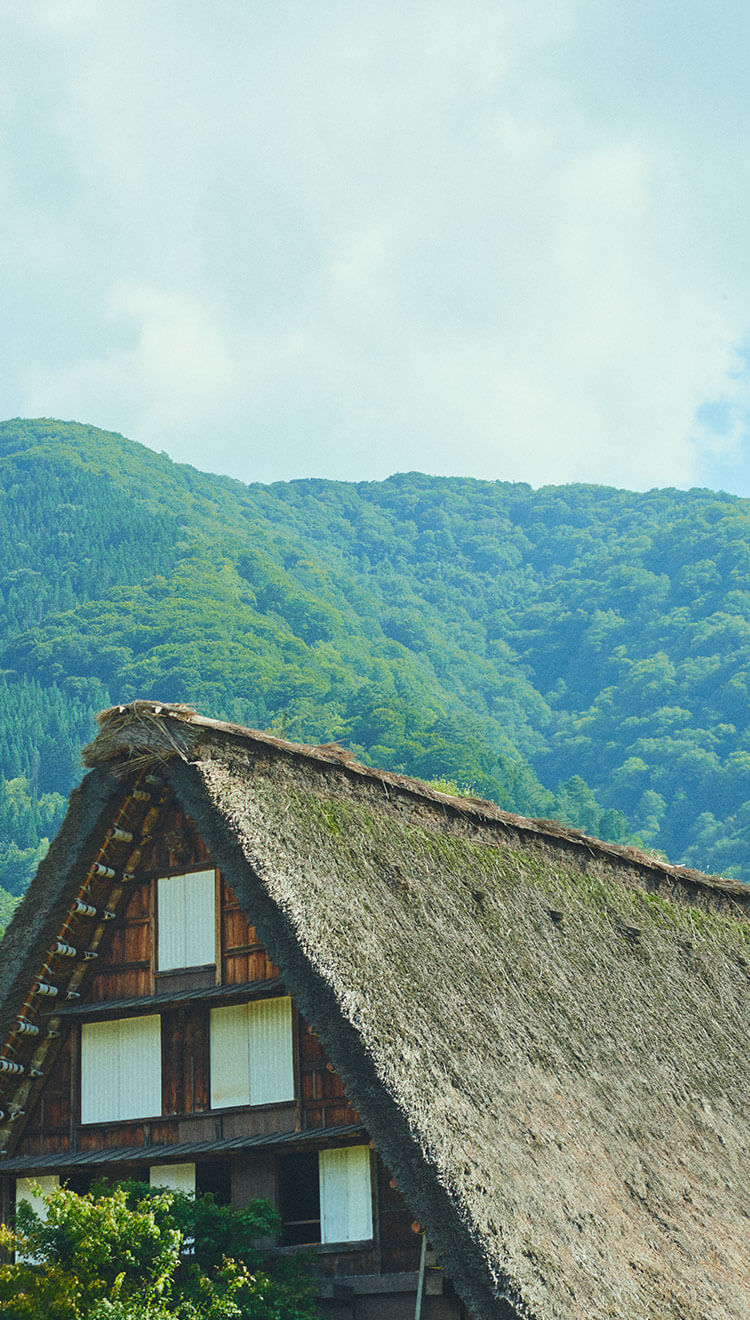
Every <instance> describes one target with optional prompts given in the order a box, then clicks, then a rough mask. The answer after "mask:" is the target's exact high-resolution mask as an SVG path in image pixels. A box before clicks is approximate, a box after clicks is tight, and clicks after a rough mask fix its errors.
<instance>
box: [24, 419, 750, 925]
mask: <svg viewBox="0 0 750 1320" xmlns="http://www.w3.org/2000/svg"><path fill="white" fill-rule="evenodd" d="M206 451H207V453H208V452H210V437H207V439H206ZM749 569H750V502H748V501H746V500H741V499H738V498H735V497H733V496H729V495H724V494H715V493H713V492H711V491H705V490H692V491H688V492H683V491H677V490H654V491H650V492H648V493H647V494H645V495H644V494H634V493H632V492H628V491H622V490H613V489H609V488H606V487H600V486H564V487H545V488H542V489H539V490H533V489H532V488H531V487H530V486H527V485H524V484H511V483H506V482H500V481H498V482H483V481H474V480H468V479H459V478H437V477H428V476H424V475H422V474H419V473H406V474H402V475H398V476H394V477H390V478H389V479H388V480H387V481H382V482H360V483H356V484H355V483H344V482H333V481H323V480H307V481H293V482H280V483H276V484H274V485H270V486H262V485H250V486H244V485H242V484H241V483H239V482H236V481H232V480H230V479H228V478H224V477H217V476H209V475H206V474H204V473H201V472H198V471H196V470H195V469H193V468H191V467H188V466H185V465H179V464H176V463H173V462H172V461H171V460H170V459H169V458H167V456H166V455H159V454H156V453H153V452H152V451H151V450H148V449H145V448H144V447H143V446H141V445H137V444H134V443H132V442H131V441H128V440H125V439H123V438H122V437H120V436H117V435H112V434H109V433H106V432H102V431H98V430H95V429H93V428H91V427H86V426H80V425H77V424H75V423H64V422H52V421H34V422H30V421H12V422H5V423H0V599H1V600H2V624H1V626H0V670H1V674H0V774H1V775H2V779H0V885H2V886H3V888H4V889H5V890H7V891H9V892H10V893H11V894H17V893H18V892H19V891H20V890H21V889H22V888H23V887H24V885H25V883H26V882H27V880H28V877H29V874H30V872H31V870H32V868H33V864H34V862H35V859H36V857H37V856H38V855H39V851H40V849H43V848H44V846H45V844H44V840H45V839H46V838H48V837H49V836H50V834H51V832H53V831H54V829H55V828H56V825H57V822H58V821H59V819H60V815H61V811H62V807H63V800H64V795H66V794H67V793H68V791H69V789H70V787H71V785H72V784H73V783H74V782H75V780H76V778H77V777H78V776H79V775H80V769H79V764H78V752H79V748H80V746H81V744H82V743H83V742H84V741H86V740H88V738H89V737H90V736H91V734H92V732H93V713H94V711H95V710H97V709H99V708H100V707H102V706H104V705H107V704H110V703H111V702H113V701H119V700H129V699H131V698H133V697H136V696H140V697H156V698H158V699H162V700H167V701H185V702H189V703H191V704H194V705H196V706H197V707H198V708H199V709H200V710H201V711H202V712H204V713H206V714H210V715H214V716H217V717H223V718H228V719H232V720H236V721H238V722H240V723H245V724H249V725H251V726H254V727H260V728H274V729H276V730H277V731H279V732H282V733H284V734H285V735H286V736H288V737H290V738H296V739H303V740H308V741H315V742H326V741H329V740H332V739H337V740H339V741H341V742H342V743H343V744H345V745H346V746H348V747H349V748H351V750H352V751H353V753H354V754H355V756H357V757H360V758H361V759H363V760H366V761H369V762H370V763H374V764H378V765H383V766H388V767H390V768H392V769H396V770H403V771H405V772H407V773H409V774H413V775H417V776H419V777H422V778H428V779H436V778H441V777H446V778H449V779H451V780H453V781H455V782H456V783H457V784H458V786H459V787H461V788H465V789H467V790H469V791H471V792H474V793H477V794H480V795H483V796H487V797H492V798H494V799H495V800H496V801H498V802H500V803H501V805H503V806H506V807H509V808H511V809H514V810H517V811H520V812H523V813H526V814H530V815H537V816H539V815H541V816H558V817H562V818H564V819H566V820H568V821H570V822H572V823H574V824H577V825H579V826H581V827H582V828H583V829H585V830H587V831H588V832H590V833H594V834H599V835H601V836H603V837H609V838H614V839H621V840H624V839H635V838H638V839H639V840H640V841H642V843H643V844H644V845H645V846H646V847H648V848H651V849H659V850H662V851H664V852H665V853H667V854H668V856H669V857H670V858H671V859H672V860H675V861H685V862H687V863H689V864H691V865H695V866H698V867H700V868H702V869H707V870H718V871H721V872H723V873H724V874H731V875H735V876H742V877H743V878H750V860H748V857H749V856H750V853H749V849H748V845H749V844H750V749H748V726H749V725H750V585H749V583H750V579H749V576H748V573H749ZM4 910H5V909H4V908H3V906H2V903H0V920H2V915H3V911H4Z"/></svg>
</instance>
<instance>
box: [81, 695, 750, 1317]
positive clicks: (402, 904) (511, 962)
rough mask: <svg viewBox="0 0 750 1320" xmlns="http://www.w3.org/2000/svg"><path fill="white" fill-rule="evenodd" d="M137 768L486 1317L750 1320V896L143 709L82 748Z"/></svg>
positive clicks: (279, 745) (120, 714) (310, 755)
mask: <svg viewBox="0 0 750 1320" xmlns="http://www.w3.org/2000/svg"><path fill="white" fill-rule="evenodd" d="M170 748H171V750H169V749H170ZM150 756H151V757H152V759H153V761H155V762H157V763H158V764H160V765H161V766H162V768H163V771H164V773H165V774H166V775H167V777H168V779H169V780H170V782H171V783H172V786H173V788H174V790H175V792H176V793H177V795H178V797H179V799H180V800H181V802H182V803H183V805H184V807H185V809H186V810H187V811H188V812H189V814H190V815H192V817H193V818H194V820H195V821H196V823H197V825H198V827H199V829H200V830H201V833H202V834H203V836H204V838H205V840H206V842H207V844H208V846H209V847H210V848H211V849H212V850H213V852H214V854H215V856H216V858H217V861H218V862H219V864H220V865H221V866H222V869H223V870H224V871H225V872H226V875H227V878H228V880H229V882H230V884H232V886H233V888H234V889H235V891H236V893H237V895H238V897H239V898H240V901H241V902H242V903H243V904H244V906H245V907H246V909H247V910H248V911H249V912H250V913H251V914H252V916H253V919H254V920H255V921H256V924H257V925H258V928H259V930H260V933H261V936H262V938H263V939H264V940H265V942H266V943H267V944H268V947H269V950H270V952H271V955H272V956H273V957H274V959H275V961H277V962H278V963H279V964H280V965H281V967H282V968H283V970H284V974H285V977H286V979H287V981H288V984H289V986H290V989H291V990H292V992H293V993H294V994H295V996H296V997H297V999H298V1001H299V1003H300V1006H301V1008H302V1010H303V1012H304V1013H305V1015H306V1016H307V1017H308V1018H309V1019H310V1020H311V1022H312V1024H313V1026H314V1027H315V1029H316V1030H317V1031H318V1032H319V1034H320V1035H321V1037H322V1038H323V1041H324V1043H325V1045H326V1047H327V1049H328V1050H329V1052H330V1054H331V1056H332V1058H333V1061H334V1064H335V1065H336V1067H337V1068H338V1069H339V1071H340V1072H341V1074H342V1076H343V1078H344V1081H345V1084H346V1086H347V1089H348V1092H349V1095H350V1099H351V1100H352V1101H353V1102H354V1103H355V1104H356V1105H357V1107H358V1108H359V1110H360V1111H361V1113H362V1115H363V1118H364V1120H365V1122H366V1124H367V1126H368V1128H369V1130H370V1132H371V1134H372V1136H373V1138H374V1140H375V1142H376V1144H377V1145H378V1147H379V1148H380V1150H381V1152H382V1153H383V1155H384V1158H385V1159H386V1162H387V1163H389V1164H390V1166H391V1167H392V1168H393V1171H394V1173H395V1175H396V1177H397V1179H398V1181H399V1183H400V1185H401V1187H402V1190H403V1192H404V1194H405V1196H406V1198H407V1201H408V1203H409V1204H410V1206H411V1207H412V1209H413V1212H414V1213H415V1215H416V1216H417V1217H418V1218H419V1219H420V1220H421V1221H422V1223H423V1224H424V1225H425V1226H426V1227H427V1229H428V1231H429V1234H430V1237H431V1238H432V1239H433V1241H434V1243H435V1245H436V1246H437V1248H438V1250H439V1252H440V1255H441V1257H442V1259H443V1262H444V1264H445V1265H446V1267H447V1268H448V1270H449V1272H450V1274H451V1276H452V1277H453V1279H454V1281H455V1282H456V1284H457V1286H458V1287H459V1289H460V1291H461V1292H462V1293H463V1295H464V1296H465V1297H466V1299H467V1301H468V1302H469V1304H470V1306H471V1308H472V1311H473V1313H474V1314H475V1315H476V1316H477V1317H501V1316H512V1315H520V1316H533V1317H537V1320H567V1318H570V1320H573V1318H575V1320H578V1317H581V1318H583V1317H586V1320H615V1318H617V1320H625V1318H626V1317H627V1318H628V1320H635V1318H637V1320H641V1317H644V1318H645V1317H649V1318H653V1320H726V1317H728V1316H732V1317H742V1316H747V1315H748V1302H747V1298H748V1296H750V1276H749V1273H748V1260H747V1249H746V1240H747V1230H748V1227H749V1225H748V1219H747V1196H746V1188H747V1186H748V1185H750V1134H749V1132H748V1116H747V1102H746V1095H747V1092H748V1086H749V1084H750V1064H749V1063H748V1057H747V1052H746V1047H747V1028H748V1018H749V1015H748V989H749V987H750V978H749V975H748V969H749V968H750V923H749V922H748V912H749V911H750V903H749V902H748V899H749V898H750V895H749V894H748V892H747V891H745V890H743V889H742V888H741V887H740V886H737V885H735V884H733V883H730V882H722V881H716V880H712V879H711V878H708V877H704V876H700V875H697V874H696V873H694V872H688V871H685V870H683V869H682V868H676V867H670V866H668V865H667V864H665V863H662V862H661V861H659V860H658V859H653V858H647V857H644V856H642V855H640V854H634V853H630V852H628V851H627V850H624V849H617V848H613V847H611V846H609V845H603V844H599V843H597V842H596V841H594V840H588V839H586V838H585V837H584V836H582V835H580V834H578V833H577V832H576V831H571V830H566V829H564V828H562V827H557V826H554V825H549V824H546V823H539V822H531V821H524V820H522V819H519V818H516V817H513V816H510V815H508V814H507V813H503V812H501V811H499V809H497V808H494V807H492V806H491V804H486V803H474V802H467V801H466V800H465V799H452V798H450V797H446V796H445V795H443V794H440V793H437V792H435V791H431V790H428V789H426V788H423V787H422V786H420V785H418V784H415V783H413V782H412V781H408V780H404V779H401V778H399V777H397V776H390V775H386V774H384V773H382V772H373V771H368V770H367V769H366V768H364V767H361V766H357V765H355V764H353V763H351V762H350V761H348V760H347V759H346V758H345V757H343V756H342V755H341V754H340V753H339V749H337V750H336V752H334V750H332V749H331V748H320V749H310V748H296V747H294V746H293V745H291V744H287V743H284V742H283V741H281V740H278V739H273V738H270V737H268V736H267V735H259V734H251V733H249V732H248V731H246V730H244V731H243V730H238V729H236V728H233V727H231V726H222V725H218V724H216V723H215V722H213V721H208V720H202V719H201V718H200V717H195V716H194V715H193V714H192V713H186V712H174V713H172V712H170V711H169V709H168V708H165V709H163V710H161V711H156V710H155V709H154V708H153V707H149V706H148V703H140V705H139V707H138V708H137V710H135V711H130V710H129V708H121V709H118V710H116V711H115V712H111V713H110V714H109V715H108V717H107V718H106V719H105V721H104V725H103V729H102V733H101V734H100V737H99V738H98V739H97V740H96V742H95V743H94V744H93V745H92V748H91V749H89V759H90V761H91V762H92V763H93V764H97V765H106V766H107V767H108V768H110V769H112V770H115V771H116V772H118V773H120V774H124V775H127V774H128V773H130V769H129V767H130V768H132V765H133V764H136V765H138V766H140V765H143V764H145V763H146V762H148V759H149V757H150ZM101 773H102V771H96V772H95V776H94V777H95V778H96V777H97V776H98V775H100V774H101Z"/></svg>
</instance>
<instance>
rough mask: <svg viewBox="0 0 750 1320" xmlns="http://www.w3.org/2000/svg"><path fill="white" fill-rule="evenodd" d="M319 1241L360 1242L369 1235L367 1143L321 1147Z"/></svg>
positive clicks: (368, 1154) (368, 1164) (369, 1199)
mask: <svg viewBox="0 0 750 1320" xmlns="http://www.w3.org/2000/svg"><path fill="white" fill-rule="evenodd" d="M318 1168H319V1172H320V1232H321V1242H363V1241H365V1240H366V1239H368V1238H371V1237H372V1191H371V1186H370V1149H369V1146H346V1147H344V1148H343V1149H341V1150H321V1152H320V1154H319V1156H318Z"/></svg>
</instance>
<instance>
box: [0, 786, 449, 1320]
mask: <svg viewBox="0 0 750 1320" xmlns="http://www.w3.org/2000/svg"><path fill="white" fill-rule="evenodd" d="M281 971H282V969H280V968H279V967H278V966H277V965H276V964H275V963H274V962H273V961H272V959H271V958H270V956H269V954H268V951H267V950H266V948H265V946H264V944H263V942H262V941H261V940H260V938H259V936H258V933H257V930H256V928H255V926H254V925H253V924H252V917H251V914H248V913H247V912H245V911H244V910H243V909H242V907H241V906H240V904H239V902H238V900H237V897H236V896H235V894H234V893H233V891H232V889H231V887H230V886H229V884H228V883H227V880H226V878H225V877H224V876H223V875H222V873H221V871H220V870H219V868H218V867H217V866H216V863H215V861H214V859H213V858H212V857H211V855H210V853H209V851H208V849H207V848H206V846H205V844H204V842H203V840H202V839H201V837H200V834H199V832H198V830H197V829H196V827H195V824H194V823H193V821H192V820H191V819H190V818H189V817H188V816H187V815H186V814H185V812H184V811H183V810H182V808H181V807H180V805H179V803H178V802H177V801H176V799H175V797H174V794H173V793H172V792H171V791H170V790H169V789H168V787H167V785H166V784H165V783H164V781H163V780H162V779H160V778H158V777H157V776H155V775H153V774H145V775H141V776H140V777H139V778H137V779H136V780H135V781H134V782H133V784H132V785H130V786H129V790H128V792H127V793H126V794H125V795H124V796H123V799H122V801H121V803H120V804H119V805H118V808H117V810H116V813H115V815H114V816H113V823H112V824H111V825H109V827H108V828H107V829H106V832H105V835H104V837H103V839H102V845H101V848H100V849H99V850H98V852H97V855H96V858H95V860H93V862H92V864H91V865H90V866H89V867H88V869H87V873H86V876H85V879H84V883H83V884H82V886H81V887H80V888H78V890H77V893H76V896H75V899H74V901H73V903H72V904H71V906H70V909H69V911H68V912H67V913H66V916H65V919H64V921H63V922H62V923H61V925H60V929H59V938H57V939H56V940H54V941H53V942H52V945H51V948H50V951H49V955H48V957H47V958H46V960H45V963H44V966H43V969H42V977H43V978H44V979H40V980H38V981H36V982H35V983H34V985H33V986H32V988H31V991H30V993H29V995H28V996H27V997H26V1000H25V1003H24V1006H23V1009H22V1011H21V1014H19V1017H18V1019H17V1021H16V1024H15V1025H16V1028H17V1034H16V1038H15V1040H11V1041H10V1042H9V1045H10V1049H8V1050H6V1056H7V1059H8V1061H9V1060H10V1058H16V1057H18V1053H19V1051H18V1049H17V1047H16V1040H18V1041H20V1042H22V1043H23V1044H27V1043H28V1042H30V1041H31V1042H33V1044H34V1045H37V1042H42V1041H44V1042H49V1045H48V1048H47V1050H46V1051H45V1058H44V1064H43V1068H42V1069H39V1070H37V1071H40V1072H42V1074H43V1075H42V1076H41V1077H39V1078H37V1079H36V1084H33V1082H32V1090H31V1092H30V1095H29V1098H28V1099H27V1100H25V1101H24V1105H25V1109H24V1112H23V1113H20V1112H18V1101H16V1102H14V1101H9V1109H8V1111H7V1112H8V1114H9V1115H10V1114H14V1117H13V1122H12V1126H11V1127H10V1130H11V1131H12V1133H13V1136H14V1138H15V1139H14V1143H13V1154H12V1158H8V1157H7V1155H6V1158H5V1160H4V1162H3V1163H0V1174H1V1175H2V1187H3V1210H4V1214H5V1215H6V1216H8V1215H11V1214H12V1213H13V1210H14V1208H15V1205H16V1204H17V1202H18V1200H19V1199H25V1200H29V1201H31V1202H32V1204H33V1203H35V1202H36V1201H37V1198H38V1192H37V1190H36V1189H37V1188H38V1187H41V1189H42V1190H43V1191H50V1190H52V1189H53V1188H54V1187H56V1186H59V1185H60V1184H61V1183H64V1184H65V1185H67V1186H68V1187H70V1188H72V1189H73V1190H75V1191H79V1192H85V1191H87V1190H88V1189H89V1187H90V1185H91V1183H92V1182H93V1181H94V1180H95V1179H98V1178H101V1177H102V1176H106V1177H108V1178H111V1179H118V1178H130V1179H132V1178H136V1179H138V1180H140V1181H147V1182H151V1184H152V1185H155V1186H164V1187H168V1188H172V1189H175V1190H178V1191H185V1192H209V1191H210V1192H212V1193H213V1194H214V1196H215V1197H216V1198H217V1200H218V1201H219V1202H220V1203H223V1204H231V1205H234V1206H237V1207H242V1206H245V1205H246V1204H247V1203H248V1201H250V1200H251V1199H252V1198H255V1197H263V1198H266V1199H267V1200H269V1201H270V1202H271V1203H272V1204H273V1205H274V1206H276V1207H277V1209H278V1211H279V1214H280V1217H281V1221H282V1228H281V1232H280V1233H279V1234H278V1236H277V1238H276V1240H275V1241H274V1242H273V1243H271V1242H269V1243H268V1244H267V1245H269V1246H272V1247H276V1248H278V1249H279V1250H280V1251H289V1252H293V1251H298V1250H300V1249H310V1248H312V1249H313V1250H314V1253H315V1256H316V1271H317V1275H318V1296H319V1299H320V1304H321V1307H322V1309H323V1310H324V1311H325V1313H327V1314H328V1313H330V1314H331V1315H334V1316H341V1317H342V1320H343V1317H348V1316H355V1315H356V1316H357V1317H358V1318H359V1317H363V1318H365V1317H366V1318H368V1320H369V1317H373V1320H375V1317H378V1316H381V1315H382V1316H384V1317H385V1316H388V1317H394V1320H395V1318H396V1317H398V1316H400V1315H402V1314H403V1315H404V1316H409V1317H411V1316H413V1315H414V1308H415V1301H416V1295H417V1290H418V1289H420V1290H421V1292H422V1294H423V1299H422V1314H423V1315H424V1316H425V1317H435V1318H436V1320H437V1318H438V1317H440V1318H441V1320H442V1317H445V1318H446V1320H448V1318H449V1317H450V1318H451V1320H453V1317H455V1318H456V1320H459V1317H464V1316H467V1315H468V1312H467V1311H466V1310H465V1308H464V1307H463V1306H462V1305H461V1303H460V1302H459V1300H458V1299H457V1297H456V1295H455V1293H454V1291H453V1289H452V1287H451V1285H450V1282H449V1281H448V1280H447V1279H446V1277H445V1273H444V1271H443V1270H442V1269H440V1268H439V1267H438V1266H437V1264H436V1261H435V1258H434V1253H433V1252H432V1251H431V1250H429V1249H427V1250H426V1251H423V1236H424V1235H423V1234H422V1233H421V1232H420V1230H419V1226H418V1225H416V1224H415V1223H414V1215H413V1213H412V1212H411V1211H410V1210H409V1209H408V1207H407V1206H406V1204H405V1202H404V1200H403V1197H402V1196H401V1194H400V1192H399V1191H398V1189H397V1187H396V1185H395V1182H394V1179H393V1176H392V1174H391V1173H390V1171H389V1170H388V1169H387V1168H386V1166H385V1165H384V1163H383V1161H382V1159H381V1158H380V1156H379V1155H378V1152H377V1150H376V1149H375V1147H374V1143H373V1142H372V1140H371V1139H370V1136H369V1133H368V1131H367V1129H366V1127H365V1125H364V1123H363V1121H362V1119H361V1116H360V1114H359V1113H358V1112H357V1110H356V1109H355V1108H354V1107H353V1106H352V1105H351V1104H350V1102H349V1101H348V1099H347V1097H346V1094H345V1090H344V1087H343V1084H342V1081H341V1078H340V1076H339V1074H338V1073H337V1072H336V1070H335V1068H334V1066H333V1064H332V1063H331V1061H330V1058H329V1057H328V1055H327V1053H326V1051H325V1049H324V1047H323V1045H322V1043H321V1040H320V1038H319V1036H318V1035H317V1034H316V1032H314V1031H313V1029H312V1028H311V1027H310V1026H309V1024H308V1023H307V1022H306V1021H305V1019H304V1018H303V1017H302V1015H301V1014H300V1012H299V1010H298V1007H297V1005H296V1003H295V1000H294V998H293V997H292V996H291V995H290V994H289V991H288V989H287V987H286V986H285V984H284V980H283V977H282V974H281ZM37 1048H38V1046H37ZM32 1049H33V1046H32ZM4 1076H5V1079H7V1082H11V1086H12V1083H13V1082H16V1084H17V1081H18V1078H19V1077H20V1076H22V1075H21V1074H14V1073H7V1074H5V1075H4ZM0 1080H3V1079H2V1078H0ZM31 1080H32V1079H28V1080H27V1084H28V1081H31ZM12 1089H15V1088H12ZM11 1106H14V1108H13V1107H11Z"/></svg>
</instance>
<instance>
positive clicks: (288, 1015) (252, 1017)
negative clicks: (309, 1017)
mask: <svg viewBox="0 0 750 1320" xmlns="http://www.w3.org/2000/svg"><path fill="white" fill-rule="evenodd" d="M247 1015H248V1035H249V1039H250V1104H251V1105H271V1104H274V1103H275V1102H277V1101H280V1100H293V1099H294V1050H293V1045H292V1001H291V999H288V998H285V999H258V1000H256V1001H255V1002H254V1003H252V1004H248V1005H247Z"/></svg>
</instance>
